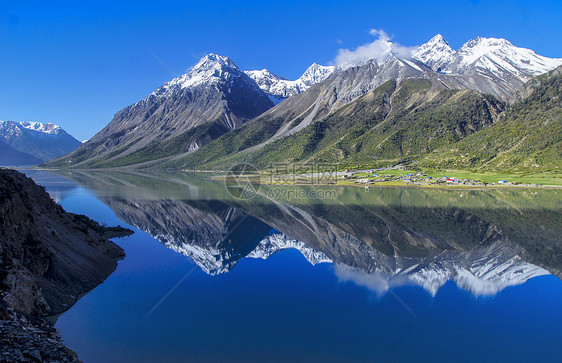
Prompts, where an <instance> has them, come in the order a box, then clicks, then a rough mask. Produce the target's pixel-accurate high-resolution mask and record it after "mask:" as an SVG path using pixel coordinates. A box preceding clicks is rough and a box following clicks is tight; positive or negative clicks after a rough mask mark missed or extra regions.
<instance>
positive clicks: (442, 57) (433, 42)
mask: <svg viewBox="0 0 562 363" xmlns="http://www.w3.org/2000/svg"><path fill="white" fill-rule="evenodd" d="M455 53H456V52H455V51H454V50H453V48H451V47H450V46H449V44H448V43H447V42H446V41H445V38H443V36H442V35H441V34H437V35H436V36H434V37H433V38H431V39H430V40H429V41H428V42H427V43H425V44H423V45H421V46H420V47H418V48H417V49H415V50H414V51H412V57H413V58H415V59H417V60H419V61H420V62H422V63H424V64H426V65H427V66H428V67H430V68H431V69H433V70H434V71H437V72H442V71H443V70H444V69H445V68H446V66H447V65H448V64H449V63H451V62H452V61H453V58H454V56H455Z"/></svg>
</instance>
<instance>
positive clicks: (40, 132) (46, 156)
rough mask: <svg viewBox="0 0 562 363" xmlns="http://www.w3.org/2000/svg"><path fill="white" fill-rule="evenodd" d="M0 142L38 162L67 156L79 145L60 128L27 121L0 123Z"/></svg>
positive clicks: (49, 124) (50, 124)
mask: <svg viewBox="0 0 562 363" xmlns="http://www.w3.org/2000/svg"><path fill="white" fill-rule="evenodd" d="M0 141H3V142H4V143H6V144H7V145H9V146H10V147H11V148H13V149H14V150H16V151H19V152H22V153H25V154H28V155H32V156H33V157H35V158H37V159H38V160H39V162H43V161H47V160H50V159H53V158H56V157H59V156H61V155H64V154H67V153H69V152H71V151H74V150H75V149H76V148H77V147H78V146H80V145H81V143H80V141H78V140H76V139H75V138H74V137H72V136H71V135H69V134H68V133H67V132H66V131H64V130H63V129H62V128H61V127H60V126H57V125H55V124H52V123H41V122H27V121H23V122H14V121H0Z"/></svg>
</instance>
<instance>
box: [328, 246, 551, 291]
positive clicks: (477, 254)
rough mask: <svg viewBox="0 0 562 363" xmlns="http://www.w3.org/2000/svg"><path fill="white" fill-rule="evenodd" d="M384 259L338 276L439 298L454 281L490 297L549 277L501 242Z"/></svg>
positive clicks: (375, 287)
mask: <svg viewBox="0 0 562 363" xmlns="http://www.w3.org/2000/svg"><path fill="white" fill-rule="evenodd" d="M380 257H381V260H380V261H378V263H377V264H374V265H373V266H374V268H373V269H371V270H366V269H363V268H357V267H350V266H347V265H344V264H336V269H335V272H336V275H337V276H338V278H339V279H340V280H341V281H350V282H354V283H355V284H357V285H360V286H364V287H367V288H368V289H370V290H372V291H375V292H377V293H378V294H380V295H382V294H384V293H386V292H387V291H388V290H389V289H391V288H393V287H397V286H403V285H416V286H420V287H422V288H423V289H424V290H426V291H427V292H428V293H430V294H431V295H432V296H435V295H436V294H437V292H438V291H439V289H441V288H442V287H443V286H444V285H445V283H446V282H447V281H453V282H454V283H455V284H456V285H457V286H458V287H459V288H461V289H463V290H465V291H468V292H470V293H471V294H473V295H475V296H486V295H495V294H497V293H498V292H500V291H501V290H503V289H505V288H506V287H509V286H516V285H520V284H523V283H525V282H527V281H528V280H529V279H531V278H533V277H538V276H544V275H548V274H549V272H548V271H547V270H545V269H543V268H541V267H539V266H536V265H533V264H531V263H528V262H526V261H524V260H522V259H521V258H520V257H519V256H518V255H517V253H516V252H515V251H514V250H513V249H511V248H509V247H508V246H506V245H502V244H500V243H498V244H495V245H494V246H492V247H491V248H479V249H476V250H473V251H470V252H453V251H451V252H445V253H442V254H440V255H436V256H430V257H428V258H425V259H418V258H404V257H398V256H396V257H393V258H388V257H386V256H380ZM386 259H388V261H384V260H386Z"/></svg>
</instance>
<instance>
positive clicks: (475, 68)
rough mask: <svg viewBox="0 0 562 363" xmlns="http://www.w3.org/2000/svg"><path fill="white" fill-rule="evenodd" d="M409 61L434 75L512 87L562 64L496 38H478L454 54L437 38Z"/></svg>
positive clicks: (555, 59) (414, 53) (413, 53)
mask: <svg viewBox="0 0 562 363" xmlns="http://www.w3.org/2000/svg"><path fill="white" fill-rule="evenodd" d="M412 57H413V58H414V59H417V60H419V61H421V62H423V63H424V64H425V65H427V66H428V67H430V68H431V69H433V70H434V71H437V72H442V73H447V74H461V75H467V76H474V75H478V74H480V75H484V76H489V77H490V76H491V77H497V78H499V79H501V80H503V81H507V82H512V83H515V86H520V85H521V84H522V83H524V82H526V81H528V80H529V79H531V78H533V77H536V76H538V75H540V74H543V73H546V72H548V71H551V70H553V69H554V68H556V67H558V66H559V65H561V64H562V58H547V57H543V56H540V55H538V54H537V53H535V52H534V51H532V50H530V49H525V48H519V47H516V46H514V45H513V44H511V43H510V42H509V41H507V40H505V39H497V38H483V37H477V38H475V39H471V40H469V41H468V42H466V43H465V44H464V45H463V46H462V47H461V48H460V49H459V50H458V51H455V50H453V49H452V48H451V47H450V46H449V44H448V43H447V42H446V41H445V39H444V38H443V36H441V35H440V34H438V35H436V36H435V37H433V38H432V39H431V40H430V41H429V42H427V43H426V44H424V45H422V46H420V47H419V48H417V49H415V50H414V51H412Z"/></svg>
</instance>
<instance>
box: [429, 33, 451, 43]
mask: <svg viewBox="0 0 562 363" xmlns="http://www.w3.org/2000/svg"><path fill="white" fill-rule="evenodd" d="M438 43H445V44H447V45H449V43H447V41H446V40H445V38H443V36H442V35H441V34H437V35H436V36H434V37H433V38H431V39H430V40H429V42H427V44H438Z"/></svg>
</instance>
